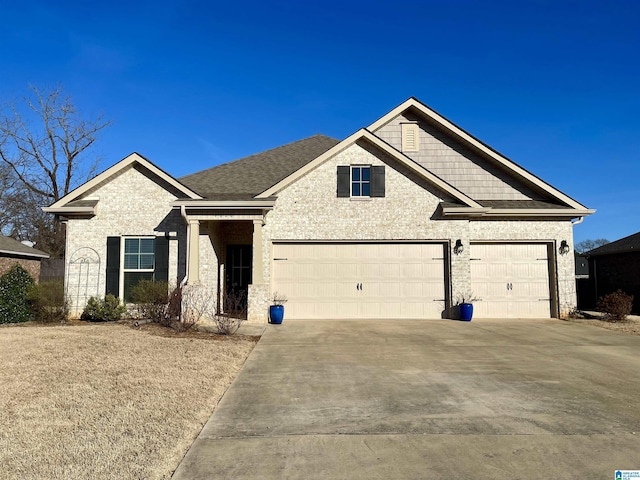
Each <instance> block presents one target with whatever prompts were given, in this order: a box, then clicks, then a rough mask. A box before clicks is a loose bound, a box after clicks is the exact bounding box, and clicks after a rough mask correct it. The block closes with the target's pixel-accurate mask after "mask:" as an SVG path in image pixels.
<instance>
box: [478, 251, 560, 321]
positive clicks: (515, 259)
mask: <svg viewBox="0 0 640 480" xmlns="http://www.w3.org/2000/svg"><path fill="white" fill-rule="evenodd" d="M470 249H471V253H470V254H471V258H472V259H473V260H472V262H471V288H472V291H473V292H474V295H475V296H476V297H478V298H479V299H480V300H481V301H478V302H476V304H475V306H474V316H475V317H477V318H540V317H550V316H551V299H550V289H549V285H550V283H549V260H548V253H547V250H548V249H547V245H546V244H524V243H512V244H508V243H506V244H471V247H470Z"/></svg>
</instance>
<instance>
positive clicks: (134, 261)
mask: <svg viewBox="0 0 640 480" xmlns="http://www.w3.org/2000/svg"><path fill="white" fill-rule="evenodd" d="M124 268H125V269H130V268H133V269H137V268H139V267H138V255H136V254H133V255H130V254H125V256H124Z"/></svg>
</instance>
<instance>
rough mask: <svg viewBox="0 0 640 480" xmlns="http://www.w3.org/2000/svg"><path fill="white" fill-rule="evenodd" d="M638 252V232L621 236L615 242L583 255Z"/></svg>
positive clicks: (639, 239) (639, 243) (639, 235)
mask: <svg viewBox="0 0 640 480" xmlns="http://www.w3.org/2000/svg"><path fill="white" fill-rule="evenodd" d="M628 252H640V232H638V233H634V234H633V235H629V236H628V237H624V238H621V239H620V240H616V241H615V242H611V243H607V244H606V245H602V246H601V247H598V248H594V249H593V250H590V251H588V252H587V253H586V254H585V255H586V256H588V257H593V256H597V255H609V254H611V253H628Z"/></svg>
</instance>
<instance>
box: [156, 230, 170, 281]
mask: <svg viewBox="0 0 640 480" xmlns="http://www.w3.org/2000/svg"><path fill="white" fill-rule="evenodd" d="M154 280H155V281H156V282H168V281H169V239H168V238H167V237H156V268H155V271H154Z"/></svg>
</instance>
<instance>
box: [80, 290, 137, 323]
mask: <svg viewBox="0 0 640 480" xmlns="http://www.w3.org/2000/svg"><path fill="white" fill-rule="evenodd" d="M126 311H127V308H126V307H125V306H124V305H122V303H120V299H119V298H117V297H114V296H113V295H111V294H109V295H107V296H106V297H104V298H97V297H91V298H89V300H88V301H87V306H86V307H84V311H83V312H82V316H81V317H80V318H81V319H82V320H88V321H90V322H115V321H118V320H120V319H121V318H122V316H123V315H124V314H125V312H126Z"/></svg>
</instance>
